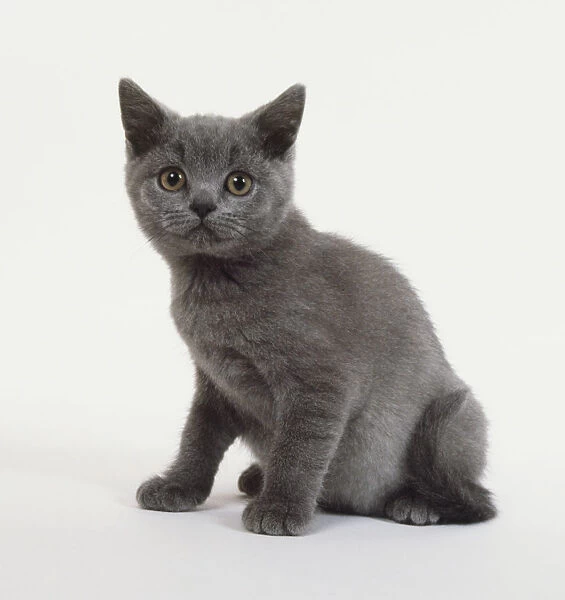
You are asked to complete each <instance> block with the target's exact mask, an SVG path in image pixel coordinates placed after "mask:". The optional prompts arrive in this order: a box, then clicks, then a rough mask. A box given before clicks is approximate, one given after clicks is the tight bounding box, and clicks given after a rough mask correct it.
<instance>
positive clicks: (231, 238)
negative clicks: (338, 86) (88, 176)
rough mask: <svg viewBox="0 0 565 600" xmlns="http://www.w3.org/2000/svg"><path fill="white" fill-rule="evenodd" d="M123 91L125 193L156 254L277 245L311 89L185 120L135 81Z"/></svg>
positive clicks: (124, 83)
mask: <svg viewBox="0 0 565 600" xmlns="http://www.w3.org/2000/svg"><path fill="white" fill-rule="evenodd" d="M119 92H120V105H121V110H122V122H123V125H124V130H125V135H126V151H127V165H126V186H127V190H128V194H129V196H130V199H131V201H132V204H133V207H134V210H135V213H136V215H137V218H138V220H139V223H140V225H141V227H142V229H143V230H144V232H145V234H146V235H147V236H148V237H149V238H150V239H151V240H152V241H153V243H154V244H155V246H156V248H157V249H158V250H159V251H160V252H161V253H162V254H164V255H166V256H183V255H189V254H209V255H214V256H221V257H235V256H239V255H242V254H247V253H250V252H253V250H254V249H257V248H261V247H263V246H265V245H266V244H268V243H269V240H270V239H271V238H272V237H273V236H274V235H275V234H276V232H277V231H278V228H279V227H280V225H281V223H282V222H283V221H284V219H285V217H286V215H287V213H288V209H289V207H290V203H291V201H292V185H293V170H292V162H293V145H294V141H295V139H296V135H297V133H298V129H299V127H300V122H301V119H302V113H303V110H304V100H305V89H304V86H302V85H294V86H292V87H290V88H289V89H288V90H287V91H286V92H284V93H283V94H281V95H280V96H279V97H278V98H276V99H275V100H273V101H272V102H270V103H269V104H266V105H264V106H262V107H260V108H258V109H257V110H255V111H254V112H251V113H249V114H246V115H244V116H242V117H240V118H226V117H219V116H208V115H195V116H191V117H181V116H180V115H178V114H177V113H175V112H173V111H171V110H169V109H168V108H166V107H165V106H163V105H162V104H160V103H159V102H157V101H155V100H154V99H153V98H151V97H150V96H149V95H148V94H146V93H145V92H144V91H143V90H142V89H141V88H140V87H139V86H138V85H136V84H135V83H134V82H133V81H131V80H129V79H122V80H121V81H120V86H119Z"/></svg>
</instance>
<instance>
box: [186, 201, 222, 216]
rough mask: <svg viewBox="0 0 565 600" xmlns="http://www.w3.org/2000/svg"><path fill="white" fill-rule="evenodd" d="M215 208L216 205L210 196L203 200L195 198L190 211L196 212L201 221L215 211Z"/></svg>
mask: <svg viewBox="0 0 565 600" xmlns="http://www.w3.org/2000/svg"><path fill="white" fill-rule="evenodd" d="M215 208H216V203H215V202H214V201H213V200H212V198H209V197H208V196H205V197H203V198H195V199H194V200H193V201H192V202H191V204H190V209H191V210H192V211H194V212H195V213H196V214H197V215H198V216H199V217H200V219H201V220H203V219H204V217H205V216H206V215H207V214H208V213H211V212H212V211H213V210H215Z"/></svg>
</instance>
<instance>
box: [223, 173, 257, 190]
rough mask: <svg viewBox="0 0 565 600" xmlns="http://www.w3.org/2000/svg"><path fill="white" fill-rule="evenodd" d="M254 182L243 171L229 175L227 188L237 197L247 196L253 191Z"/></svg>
mask: <svg viewBox="0 0 565 600" xmlns="http://www.w3.org/2000/svg"><path fill="white" fill-rule="evenodd" d="M252 183H253V180H252V179H251V177H250V176H249V175H248V174H247V173H242V172H241V171H234V172H233V173H230V174H229V175H228V178H227V179H226V188H227V189H228V192H231V193H232V194H235V195H236V196H245V194H248V193H249V190H250V189H251V184H252Z"/></svg>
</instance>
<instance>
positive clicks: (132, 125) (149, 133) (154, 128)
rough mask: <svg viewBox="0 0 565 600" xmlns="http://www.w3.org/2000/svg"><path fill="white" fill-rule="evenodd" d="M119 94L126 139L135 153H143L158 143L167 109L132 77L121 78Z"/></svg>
mask: <svg viewBox="0 0 565 600" xmlns="http://www.w3.org/2000/svg"><path fill="white" fill-rule="evenodd" d="M119 94H120V108H121V111H122V123H123V126H124V131H125V134H126V140H127V141H128V142H129V145H130V147H131V149H132V151H133V154H134V155H140V154H143V153H144V152H146V151H147V150H149V149H150V148H152V147H153V146H154V145H155V144H156V143H157V141H158V139H159V135H160V133H161V130H162V129H163V126H164V124H165V121H166V120H167V114H168V112H167V109H166V108H165V107H164V106H162V105H161V104H159V103H158V102H157V101H156V100H154V99H153V98H151V96H150V95H149V94H147V93H146V92H145V91H144V90H142V89H141V88H140V87H139V86H138V85H137V83H135V82H134V81H132V80H131V79H120V85H119Z"/></svg>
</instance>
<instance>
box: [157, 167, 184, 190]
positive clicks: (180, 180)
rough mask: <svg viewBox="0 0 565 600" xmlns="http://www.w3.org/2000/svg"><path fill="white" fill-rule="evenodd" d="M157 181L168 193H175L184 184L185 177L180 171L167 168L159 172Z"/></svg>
mask: <svg viewBox="0 0 565 600" xmlns="http://www.w3.org/2000/svg"><path fill="white" fill-rule="evenodd" d="M159 181H160V182H161V185H162V186H163V187H164V188H165V189H166V190H167V191H168V192H176V191H177V190H180V189H181V187H182V186H183V185H184V184H185V183H186V177H185V174H184V173H183V172H182V171H181V170H180V169H175V168H169V169H165V170H164V171H162V172H161V175H159Z"/></svg>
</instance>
